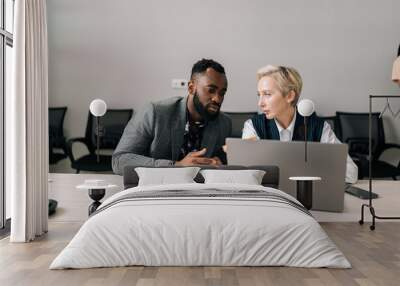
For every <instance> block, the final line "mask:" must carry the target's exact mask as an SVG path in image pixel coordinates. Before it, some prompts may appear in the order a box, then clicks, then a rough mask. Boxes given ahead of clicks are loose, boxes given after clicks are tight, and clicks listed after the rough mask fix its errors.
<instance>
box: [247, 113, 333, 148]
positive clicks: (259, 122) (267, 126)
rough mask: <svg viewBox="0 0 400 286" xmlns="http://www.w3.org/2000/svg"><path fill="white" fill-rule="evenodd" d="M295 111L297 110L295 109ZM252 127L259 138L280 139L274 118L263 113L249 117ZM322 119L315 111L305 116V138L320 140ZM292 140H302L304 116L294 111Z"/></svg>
mask: <svg viewBox="0 0 400 286" xmlns="http://www.w3.org/2000/svg"><path fill="white" fill-rule="evenodd" d="M296 112H297V111H296ZM251 121H252V122H253V126H254V129H255V130H256V132H257V135H258V137H260V139H272V140H280V136H279V130H278V127H277V126H276V123H275V120H274V119H267V118H266V117H265V114H257V115H255V116H253V118H252V119H251ZM324 122H325V121H324V120H323V119H322V118H319V117H318V116H317V115H316V114H315V112H314V113H313V114H311V116H309V117H308V118H307V140H308V141H313V142H320V141H321V136H322V130H323V128H324ZM292 141H304V117H303V116H301V115H300V114H299V113H298V112H297V113H296V122H295V123H294V130H293V138H292Z"/></svg>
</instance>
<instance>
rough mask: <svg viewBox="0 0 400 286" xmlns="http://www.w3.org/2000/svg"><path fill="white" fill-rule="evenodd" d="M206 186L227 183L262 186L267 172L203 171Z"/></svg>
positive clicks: (201, 172)
mask: <svg viewBox="0 0 400 286" xmlns="http://www.w3.org/2000/svg"><path fill="white" fill-rule="evenodd" d="M200 174H201V175H202V176H203V177H204V183H205V184H212V183H226V184H232V183H233V184H246V185H261V182H262V179H263V177H264V175H265V171H261V170H202V171H200Z"/></svg>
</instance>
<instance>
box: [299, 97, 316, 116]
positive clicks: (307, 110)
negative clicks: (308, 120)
mask: <svg viewBox="0 0 400 286" xmlns="http://www.w3.org/2000/svg"><path fill="white" fill-rule="evenodd" d="M297 110H298V111H299V113H300V114H301V115H302V116H310V115H311V114H313V112H314V110H315V108H314V102H312V101H311V100H310V99H302V100H300V102H299V103H298V104H297Z"/></svg>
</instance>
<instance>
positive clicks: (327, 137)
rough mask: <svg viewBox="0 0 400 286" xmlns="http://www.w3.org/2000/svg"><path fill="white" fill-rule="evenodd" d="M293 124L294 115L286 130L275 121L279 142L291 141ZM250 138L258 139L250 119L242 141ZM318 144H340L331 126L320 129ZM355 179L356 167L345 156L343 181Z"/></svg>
mask: <svg viewBox="0 0 400 286" xmlns="http://www.w3.org/2000/svg"><path fill="white" fill-rule="evenodd" d="M295 122H296V113H295V114H294V116H293V119H292V121H291V122H290V124H289V126H288V127H287V128H286V129H284V128H283V127H282V126H281V125H280V124H279V123H278V121H276V120H275V123H276V126H277V127H278V131H279V137H280V141H285V142H288V141H292V138H293V132H294V124H295ZM250 138H256V139H257V140H259V139H260V137H259V136H258V135H257V132H256V130H255V129H254V126H253V122H252V121H251V119H248V120H247V121H246V122H245V123H244V127H243V132H242V139H250ZM320 142H321V143H331V144H338V143H342V142H340V140H339V139H337V137H336V135H335V133H334V132H333V130H332V128H331V126H330V125H329V124H328V123H327V122H324V127H323V129H322V135H321V141H320ZM357 178H358V167H357V165H356V164H355V163H354V162H353V160H352V159H351V158H350V156H349V155H347V162H346V179H345V181H346V183H355V182H357Z"/></svg>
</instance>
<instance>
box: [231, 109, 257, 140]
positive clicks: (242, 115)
mask: <svg viewBox="0 0 400 286" xmlns="http://www.w3.org/2000/svg"><path fill="white" fill-rule="evenodd" d="M224 113H225V114H226V115H228V116H229V117H230V118H231V120H232V133H231V136H230V137H234V138H242V131H243V126H244V122H245V121H246V120H247V119H250V118H252V117H253V116H254V115H256V114H257V112H224Z"/></svg>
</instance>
